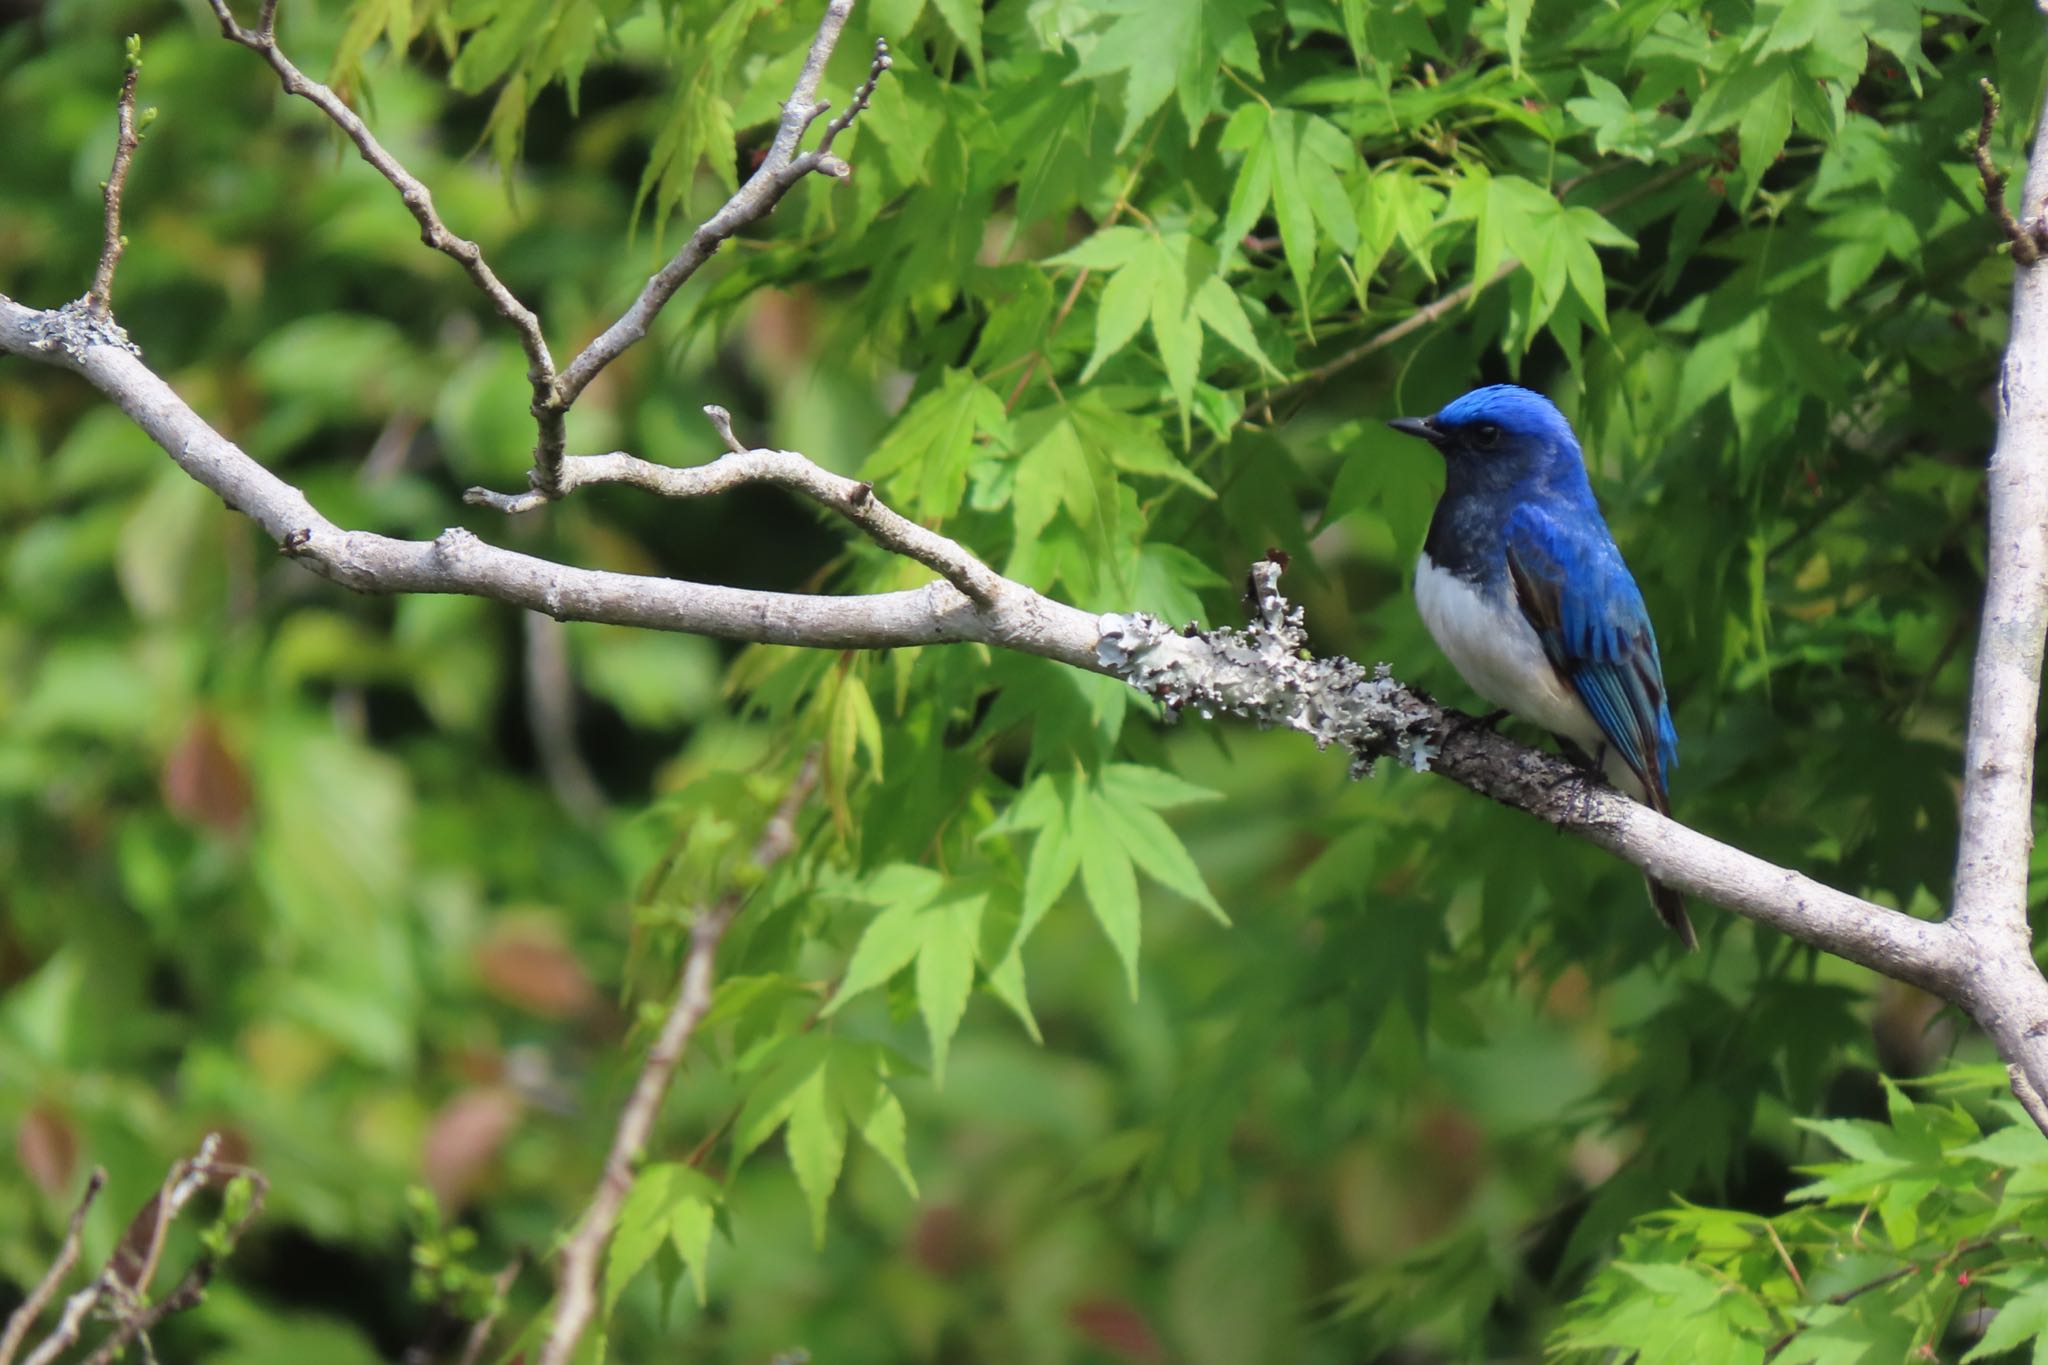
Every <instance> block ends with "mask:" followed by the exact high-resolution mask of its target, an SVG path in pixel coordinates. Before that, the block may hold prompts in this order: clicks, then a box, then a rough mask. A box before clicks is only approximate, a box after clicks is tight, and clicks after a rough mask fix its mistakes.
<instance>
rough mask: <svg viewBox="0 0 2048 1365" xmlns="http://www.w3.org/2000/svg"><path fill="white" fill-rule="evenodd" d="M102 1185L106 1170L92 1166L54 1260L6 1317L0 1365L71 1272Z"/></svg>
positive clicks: (0, 1340) (11, 1355)
mask: <svg viewBox="0 0 2048 1365" xmlns="http://www.w3.org/2000/svg"><path fill="white" fill-rule="evenodd" d="M106 1183H107V1173H106V1170H105V1169H104V1168H103V1167H99V1166H95V1167H93V1171H92V1174H91V1175H90V1176H88V1177H86V1181H85V1193H84V1194H82V1195H80V1196H79V1197H78V1207H76V1208H74V1209H73V1210H72V1211H71V1222H70V1224H69V1225H68V1226H67V1227H66V1228H65V1229H64V1240H63V1241H62V1242H60V1243H58V1245H57V1258H56V1259H55V1260H53V1261H51V1262H50V1268H49V1270H48V1271H47V1272H45V1273H44V1275H43V1278H42V1279H40V1280H38V1281H36V1287H35V1288H34V1289H31V1290H30V1291H29V1293H28V1297H27V1298H26V1299H23V1300H22V1303H21V1307H19V1308H17V1309H15V1310H14V1312H13V1313H11V1314H9V1315H8V1318H7V1328H6V1330H5V1331H0V1365H11V1362H12V1361H13V1360H14V1355H15V1352H17V1351H19V1350H20V1349H21V1343H22V1342H23V1340H25V1339H26V1338H27V1336H28V1329H29V1328H31V1327H33V1326H35V1323H36V1319H37V1318H39V1317H41V1316H42V1313H43V1309H44V1308H46V1307H48V1306H49V1303H50V1297H51V1296H52V1295H53V1294H55V1293H56V1292H57V1286H58V1285H60V1284H62V1283H63V1282H64V1277H65V1276H66V1275H69V1274H70V1273H71V1267H72V1266H74V1265H76V1264H78V1248H79V1241H80V1238H81V1237H82V1236H83V1234H84V1229H85V1215H86V1214H87V1212H89V1211H90V1210H91V1208H92V1201H93V1200H94V1199H97V1198H98V1197H99V1193H100V1190H101V1189H103V1188H104V1187H105V1186H106Z"/></svg>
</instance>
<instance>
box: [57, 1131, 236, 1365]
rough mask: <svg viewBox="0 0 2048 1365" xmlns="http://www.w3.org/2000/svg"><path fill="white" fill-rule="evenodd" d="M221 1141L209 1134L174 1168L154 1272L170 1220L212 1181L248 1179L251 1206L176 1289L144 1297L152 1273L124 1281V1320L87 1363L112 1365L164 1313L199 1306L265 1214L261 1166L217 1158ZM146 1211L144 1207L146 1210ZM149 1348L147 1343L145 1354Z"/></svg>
mask: <svg viewBox="0 0 2048 1365" xmlns="http://www.w3.org/2000/svg"><path fill="white" fill-rule="evenodd" d="M219 1146H220V1137H219V1135H218V1134H214V1133H209V1134H207V1136H206V1140H205V1141H204V1142H203V1143H201V1144H200V1147H199V1154H198V1155H197V1156H196V1157H194V1158H193V1159H192V1160H191V1161H189V1162H181V1163H180V1164H179V1167H174V1168H172V1169H173V1174H174V1176H175V1179H174V1180H173V1181H172V1182H169V1188H168V1190H167V1192H166V1193H165V1194H164V1196H163V1197H162V1198H161V1200H160V1203H159V1208H160V1214H159V1216H158V1218H157V1220H156V1226H155V1232H154V1239H153V1242H152V1245H151V1248H150V1262H149V1270H150V1272H151V1274H152V1275H153V1274H154V1272H155V1269H156V1260H157V1258H158V1257H160V1256H161V1255H162V1253H163V1241H164V1238H165V1237H166V1236H167V1235H168V1234H169V1232H170V1227H171V1224H172V1223H173V1222H174V1221H176V1219H177V1217H178V1215H179V1214H180V1213H182V1212H183V1211H184V1209H185V1205H186V1204H187V1203H189V1202H190V1201H191V1199H192V1197H193V1196H194V1195H196V1194H198V1193H199V1191H201V1190H203V1189H205V1188H207V1187H208V1186H210V1185H221V1186H226V1185H228V1184H230V1183H231V1182H233V1181H236V1180H246V1181H247V1182H248V1189H249V1203H248V1206H247V1207H246V1208H245V1209H243V1210H242V1211H241V1214H240V1215H239V1216H238V1217H237V1218H236V1219H235V1222H234V1224H233V1225H232V1226H230V1227H228V1228H226V1229H225V1230H224V1232H223V1235H222V1236H221V1238H220V1240H219V1241H218V1242H211V1241H207V1240H204V1239H202V1242H201V1246H200V1251H199V1254H198V1255H197V1256H196V1257H195V1258H194V1260H193V1262H192V1264H191V1265H190V1266H188V1267H186V1270H185V1274H184V1276H183V1277H182V1278H181V1279H180V1280H179V1281H178V1283H177V1284H176V1285H175V1286H174V1287H173V1288H172V1289H171V1292H170V1293H168V1294H166V1295H164V1296H163V1297H162V1298H161V1299H158V1300H157V1301H156V1302H154V1303H147V1302H145V1301H144V1300H143V1297H142V1294H143V1290H144V1289H146V1288H147V1287H148V1283H149V1281H148V1279H147V1278H145V1279H144V1280H143V1281H142V1282H141V1283H139V1284H136V1285H133V1286H123V1289H122V1292H121V1293H120V1296H119V1300H118V1302H119V1304H120V1305H121V1311H120V1314H119V1320H118V1321H117V1322H116V1324H115V1326H114V1330H113V1331H112V1332H110V1333H108V1334H107V1339H106V1340H105V1341H103V1342H101V1343H100V1344H99V1348H98V1349H97V1350H95V1351H94V1352H93V1353H92V1354H91V1355H89V1356H87V1357H86V1358H85V1361H84V1365H112V1362H113V1361H115V1360H118V1359H119V1358H120V1356H121V1353H122V1352H123V1351H125V1350H127V1349H128V1347H129V1346H130V1345H131V1344H132V1343H134V1342H135V1340H136V1339H137V1338H141V1339H143V1340H144V1341H145V1342H146V1341H147V1339H148V1336H149V1333H150V1332H151V1331H153V1330H155V1328H156V1326H157V1324H158V1323H160V1322H162V1321H163V1320H164V1319H165V1318H167V1317H170V1316H171V1315H172V1314H174V1313H182V1312H185V1311H186V1310H187V1309H190V1308H195V1307H197V1306H198V1305H199V1303H200V1302H201V1301H202V1300H203V1299H204V1298H205V1297H206V1287H207V1285H209V1284H211V1283H212V1282H213V1276H214V1273H215V1272H216V1271H217V1270H219V1269H220V1262H221V1260H222V1259H223V1258H224V1257H225V1256H226V1255H227V1254H228V1253H229V1252H231V1251H233V1250H234V1249H235V1246H236V1244H237V1243H239V1242H240V1241H241V1240H242V1234H243V1233H245V1232H247V1231H248V1230H249V1227H250V1225H251V1224H253V1223H254V1222H255V1221H256V1219H257V1218H258V1216H260V1215H261V1214H262V1212H263V1200H264V1196H265V1195H267V1194H268V1193H269V1192H270V1186H269V1182H268V1181H266V1180H265V1179H264V1178H263V1176H262V1174H261V1173H260V1172H258V1171H253V1170H249V1169H248V1168H246V1167H243V1166H236V1165H232V1164H229V1163H225V1162H221V1161H218V1160H216V1159H215V1154H216V1153H217V1151H218V1149H219ZM181 1168H182V1169H181ZM147 1212H148V1211H147V1210H145V1214H146V1213H147ZM137 1221H138V1222H140V1221H141V1219H140V1218H138V1220H137ZM119 1256H120V1252H118V1251H117V1252H116V1253H115V1258H116V1259H115V1260H113V1261H109V1262H108V1264H107V1270H106V1272H105V1275H104V1276H103V1277H102V1278H107V1277H112V1276H114V1275H116V1273H117V1262H118V1259H119ZM147 1354H148V1351H147V1348H146V1347H145V1355H147Z"/></svg>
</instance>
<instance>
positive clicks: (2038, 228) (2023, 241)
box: [1971, 79, 2048, 266]
mask: <svg viewBox="0 0 2048 1365" xmlns="http://www.w3.org/2000/svg"><path fill="white" fill-rule="evenodd" d="M1977 86H1978V88H1979V89H1980V90H1982V91H1983V93H1984V112H1983V115H1982V116H1981V117H1980V118H1979V119H1978V120H1977V139H1976V144H1975V146H1974V147H1973V148H1972V149H1971V154H1972V156H1973V158H1974V159H1975V161H1976V163H1977V178H1978V179H1979V180H1981V181H1982V182H1983V185H1984V207H1985V208H1987V209H1989V210H1990V211H1991V215H1992V217H1993V218H1995V219H1996V220H1997V222H1998V230H1999V231H2000V232H2002V233H2004V234H2005V240H2006V241H2007V242H2009V243H2010V244H2011V245H2012V259H2013V262H2014V263H2015V264H2017V265H2022V266H2029V265H2033V264H2034V263H2035V262H2037V261H2039V260H2040V259H2041V257H2042V256H2043V255H2044V254H2048V221H2044V220H2043V219H2041V218H2032V217H2030V218H2029V219H2028V220H2027V221H2026V222H2024V223H2022V222H2021V221H2020V220H2019V219H2018V218H2015V217H2014V216H2013V211H2012V209H2011V208H2010V207H2009V206H2007V204H2006V202H2005V172H2004V171H2002V170H2000V169H1999V168H1998V162H1997V161H1996V160H1995V159H1994V158H1993V157H1992V155H1991V135H1992V133H1993V132H1994V131H1995V130H1996V129H1997V127H1998V115H1999V111H2000V108H2001V103H2000V100H1999V97H1998V87H1997V86H1995V85H1993V84H1992V83H1991V82H1990V81H1989V80H1988V79H1986V80H1980V81H1978V82H1977Z"/></svg>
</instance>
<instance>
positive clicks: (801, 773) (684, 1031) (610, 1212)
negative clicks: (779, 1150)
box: [540, 753, 819, 1365]
mask: <svg viewBox="0 0 2048 1365" xmlns="http://www.w3.org/2000/svg"><path fill="white" fill-rule="evenodd" d="M818 766H819V765H818V757H817V755H816V754H815V753H813V754H811V755H809V756H808V757H806V758H805V759H804V761H803V763H802V765H801V766H800V767H799V768H798V770H797V775H796V779H795V780H794V781H793V782H791V783H790V786H789V791H788V792H787V793H786V794H785V795H784V796H783V798H782V801H781V803H780V804H779V805H777V807H776V808H775V811H774V813H773V814H772V815H770V816H769V818H768V823H767V825H766V827H765V828H763V830H762V831H761V837H760V840H759V842H757V843H756V844H755V845H754V853H753V859H752V862H753V866H754V868H755V870H756V871H757V872H758V871H766V870H767V869H768V868H771V867H773V866H774V865H775V864H776V863H778V862H780V861H782V859H784V858H786V857H788V856H789V854H790V852H791V850H793V849H794V848H795V847H796V820H797V814H798V812H799V811H800V810H801V809H802V808H803V804H804V801H805V800H806V799H807V798H808V797H809V796H810V794H811V789H812V788H813V787H814V786H816V785H817V780H818ZM758 884H759V879H758V878H753V879H749V881H748V882H747V883H746V885H745V886H744V887H736V888H734V889H732V890H729V891H727V892H726V893H725V894H724V895H723V896H721V897H719V899H718V901H717V903H716V904H714V905H712V906H711V907H710V908H709V909H708V910H705V911H704V912H703V913H702V914H700V915H699V916H698V917H697V920H696V923H694V924H692V925H691V926H690V948H689V952H688V954H687V955H686V956H685V957H684V959H683V970H682V976H681V979H680V980H679V981H678V983H677V986H676V998H675V1003H674V1004H673V1005H671V1006H670V1007H669V1012H668V1018H667V1019H666V1020H664V1021H663V1023H662V1026H661V1033H660V1034H659V1036H657V1037H656V1039H655V1041H654V1046H653V1048H651V1049H650V1050H649V1051H648V1053H647V1062H646V1064H645V1065H644V1066H642V1067H641V1069H640V1079H639V1080H638V1081H636V1082H635V1083H634V1086H633V1095H632V1098H630V1099H629V1100H627V1101H626V1107H625V1108H624V1109H623V1110H621V1111H620V1112H619V1126H618V1130H617V1132H616V1133H615V1134H614V1135H613V1138H612V1148H611V1153H610V1155H608V1156H607V1157H606V1158H605V1163H604V1176H603V1178H602V1179H600V1180H599V1181H598V1185H597V1191H596V1193H594V1194H592V1195H591V1197H590V1204H589V1206H588V1207H587V1208H585V1209H584V1211H583V1216H582V1217H581V1218H580V1219H578V1220H577V1223H576V1230H575V1231H574V1232H573V1233H571V1234H570V1235H569V1241H568V1244H567V1245H566V1246H564V1247H563V1248H562V1271H561V1289H560V1292H559V1294H558V1296H557V1299H556V1306H555V1320H554V1324H553V1326H552V1327H551V1329H550V1330H549V1332H548V1339H547V1344H546V1345H545V1346H544V1347H542V1348H541V1353H540V1365H565V1362H567V1361H568V1359H569V1358H570V1356H571V1355H572V1354H574V1352H575V1350H576V1343H577V1342H578V1341H579V1340H580V1339H581V1338H582V1336H583V1332H584V1330H585V1329H586V1328H587V1327H588V1326H589V1325H590V1318H591V1314H592V1313H593V1312H595V1311H596V1308H597V1268H598V1261H599V1259H600V1258H601V1257H602V1256H603V1254H604V1247H605V1243H606V1242H607V1241H609V1240H610V1238H611V1234H612V1226H613V1224H615V1223H616V1222H617V1221H618V1218H619V1210H620V1209H621V1208H622V1207H624V1206H625V1202H626V1196H627V1195H628V1194H630V1193H631V1192H632V1189H633V1179H634V1170H633V1168H634V1166H635V1165H636V1164H637V1163H638V1162H639V1160H640V1156H641V1153H642V1152H644V1151H645V1150H646V1147H647V1137H648V1134H649V1133H651V1132H653V1130H654V1120H655V1117H656V1116H657V1115H658V1114H659V1113H660V1112H661V1102H662V1101H663V1100H664V1099H666V1098H667V1097H668V1087H669V1082H670V1081H672V1080H673V1079H674V1078H675V1072H676V1067H677V1065H678V1064H679V1063H681V1061H682V1059H683V1050H684V1049H685V1048H687V1047H688V1046H689V1045H690V1037H691V1035H692V1034H694V1033H695V1032H696V1030H697V1024H698V1022H699V1021H700V1020H701V1019H703V1017H704V1013H705V1011H706V1010H708V1009H710V1008H711V985H712V975H711V974H712V969H713V967H714V965H715V962H716V958H717V956H718V945H719V943H720V941H721V940H723V939H724V937H725V931H726V930H727V929H729V928H731V927H732V922H733V920H734V918H735V917H737V916H738V914H739V912H740V910H741V908H742V907H743V906H745V905H746V903H747V896H748V893H749V891H750V890H751V888H752V887H753V886H756V885H758Z"/></svg>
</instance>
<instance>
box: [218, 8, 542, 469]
mask: <svg viewBox="0 0 2048 1365" xmlns="http://www.w3.org/2000/svg"><path fill="white" fill-rule="evenodd" d="M207 3H208V4H209V5H211V6H212V7H213V13H214V17H215V18H216V19H218V20H219V21H220V31H221V36H222V37H224V38H227V39H228V40H229V41H231V42H236V43H240V44H241V45H242V46H243V47H246V48H248V49H249V50H250V51H252V52H254V53H255V54H256V55H258V56H259V57H261V58H263V60H264V61H266V62H268V63H270V69H271V70H273V71H275V72H276V73H277V78H278V81H279V83H280V84H281V85H282V86H283V87H284V92H285V93H286V94H287V95H297V96H298V97H299V98H301V99H303V100H305V101H307V102H308V103H310V104H312V105H313V106H314V107H315V108H317V109H319V110H320V112H321V113H323V114H325V115H327V117H328V118H329V119H331V120H333V122H334V124H335V126H336V127H338V128H340V129H341V131H342V132H343V133H345V134H347V135H348V139H349V141H351V142H353V143H355V145H356V151H357V152H359V153H360V154H361V155H362V158H363V160H365V161H367V162H369V163H370V165H371V167H372V168H373V169H375V170H376V172H377V174H379V175H381V176H383V177H384V178H385V179H386V180H388V181H390V182H391V186H392V188H393V189H395V190H397V191H398V197H399V198H400V199H401V200H403V201H404V203H405V207H406V211H407V212H409V213H411V214H412V216H413V218H414V219H415V220H416V221H417V222H418V223H419V225H420V241H422V242H424V243H425V244H426V245H428V246H430V247H432V248H433V249H434V250H436V251H439V252H441V253H443V254H444V255H447V256H449V257H451V258H453V259H454V260H455V261H456V263H457V264H459V265H461V267H462V268H463V269H464V270H466V271H468V272H469V277H470V279H472V280H474V281H475V282H476V287H477V288H478V289H480V290H482V291H483V294H484V297H485V298H487V299H489V300H490V301H491V307H492V308H494V309H496V310H497V313H498V316H499V317H501V318H504V319H505V320H506V321H507V322H509V323H511V324H512V326H513V329H514V330H516V331H517V332H518V333H519V345H520V349H521V350H523V351H525V352H526V379H527V383H528V384H530V385H531V386H532V389H533V415H534V419H535V420H536V421H537V422H539V424H540V434H539V438H538V441H537V444H536V447H535V450H536V456H535V458H536V460H538V459H539V452H541V451H546V450H553V451H555V452H557V453H558V454H559V452H560V451H561V449H562V445H563V441H564V439H565V438H564V433H563V426H564V424H563V414H564V412H566V411H567V405H566V404H564V405H562V406H559V407H557V406H554V405H552V404H551V403H550V402H549V398H550V395H552V393H553V392H554V384H555V360H554V357H553V356H552V355H551V354H549V352H548V343H547V338H546V337H545V336H543V335H542V334H541V327H540V318H539V317H537V316H536V315H535V314H534V312H533V310H532V309H531V308H528V307H527V306H526V305H525V304H523V303H521V302H520V301H519V299H518V297H517V296H516V295H514V294H513V292H512V291H511V290H510V289H508V288H507V287H506V286H505V282H504V281H503V280H501V279H499V278H498V274H497V272H496V271H494V270H492V269H491V267H490V263H489V262H488V261H486V260H484V253H483V248H482V247H480V246H478V245H477V244H476V243H475V242H472V241H470V240H469V239H468V238H465V237H458V236H456V235H455V234H454V233H453V232H450V231H449V230H448V225H447V224H446V223H444V222H442V221H441V215H440V213H439V212H438V211H436V210H435V208H434V196H433V192H432V191H430V190H429V189H428V188H427V187H426V186H425V185H424V184H422V183H421V182H420V180H419V179H418V178H417V177H416V176H414V175H413V174H412V173H411V172H410V171H408V170H406V169H405V167H404V166H402V165H400V164H399V161H398V158H397V157H395V156H393V155H392V154H391V153H390V152H389V151H388V150H386V149H385V147H384V144H383V143H381V142H379V141H377V137H376V134H374V133H372V132H371V131H370V128H369V125H368V124H366V123H364V122H363V121H362V119H361V118H360V117H358V116H357V114H356V112H355V110H353V109H351V108H349V107H348V104H347V102H346V101H344V100H343V99H342V98H341V96H339V95H337V94H335V93H334V91H333V90H331V89H329V88H328V87H327V86H324V85H322V84H320V82H318V81H316V80H314V79H312V78H311V77H309V76H307V75H306V73H305V72H303V71H301V70H299V68H298V67H297V66H294V65H293V64H292V61H291V59H290V58H289V57H287V56H285V55H284V50H283V49H282V48H280V47H279V46H278V45H277V0H263V8H262V10H261V11H260V13H259V17H258V19H257V23H256V27H255V28H253V29H249V28H244V27H243V26H242V25H241V24H240V23H238V22H237V21H236V19H235V16H234V12H233V11H232V10H230V9H229V8H228V0H207Z"/></svg>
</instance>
